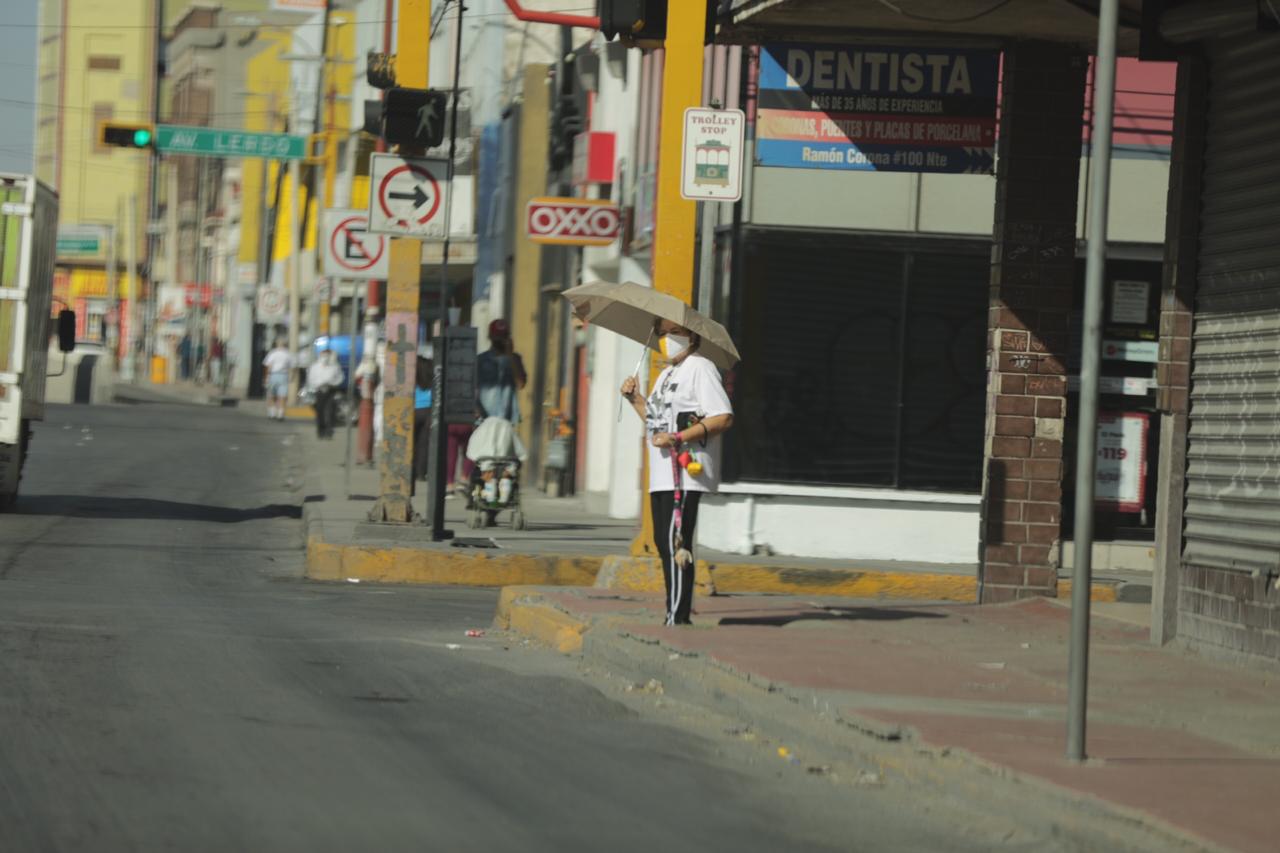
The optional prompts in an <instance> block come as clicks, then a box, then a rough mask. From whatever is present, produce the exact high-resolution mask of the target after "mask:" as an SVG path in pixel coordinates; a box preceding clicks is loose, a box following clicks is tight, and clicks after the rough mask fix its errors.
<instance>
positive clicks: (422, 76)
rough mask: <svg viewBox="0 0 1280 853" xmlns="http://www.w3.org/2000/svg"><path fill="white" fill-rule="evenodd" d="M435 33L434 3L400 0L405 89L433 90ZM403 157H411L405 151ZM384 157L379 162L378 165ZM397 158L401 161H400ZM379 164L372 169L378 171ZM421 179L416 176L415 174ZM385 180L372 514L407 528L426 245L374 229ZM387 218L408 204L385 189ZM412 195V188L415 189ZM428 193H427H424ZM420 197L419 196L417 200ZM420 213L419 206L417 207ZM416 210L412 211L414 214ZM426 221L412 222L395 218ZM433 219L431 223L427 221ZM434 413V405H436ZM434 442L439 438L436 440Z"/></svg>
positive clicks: (404, 233) (373, 191)
mask: <svg viewBox="0 0 1280 853" xmlns="http://www.w3.org/2000/svg"><path fill="white" fill-rule="evenodd" d="M430 29H431V0H400V3H399V17H398V20H397V22H396V46H397V50H396V78H397V82H398V83H399V84H400V85H401V86H407V87H412V88H417V89H425V88H427V82H428V64H429V63H428V55H429V51H430V48H431V40H430V39H429V38H425V37H424V35H425V34H426V33H428V32H430ZM401 153H403V154H408V153H410V152H407V151H403V148H402V151H401ZM379 159H381V158H378V157H375V158H374V160H375V161H377V160H379ZM396 159H401V158H399V157H397V158H396ZM372 166H373V164H372V163H371V164H370V167H371V168H372ZM414 174H416V173H414ZM413 176H414V175H413V174H411V175H405V176H403V177H399V179H398V180H397V181H396V183H397V187H396V192H397V193H400V192H403V191H402V190H401V189H400V187H399V184H400V183H402V182H404V183H410V184H412V183H413V182H412V181H410V180H408V179H409V178H412V177H413ZM380 185H381V181H380V180H379V179H377V178H374V177H373V176H372V175H371V176H370V193H369V196H370V211H369V226H370V227H369V232H370V233H373V234H377V233H389V234H392V235H393V236H396V237H397V239H394V240H391V241H390V242H391V246H390V250H389V252H388V254H389V256H390V268H389V270H388V274H387V304H386V333H387V361H386V371H385V372H384V373H383V379H382V382H383V391H384V393H383V400H382V418H383V430H382V453H381V458H380V460H379V468H380V474H381V481H382V482H381V488H380V494H379V496H378V500H377V502H375V503H374V505H373V507H372V509H370V510H369V520H370V521H375V522H398V523H407V522H409V521H412V520H413V505H412V503H411V502H410V499H409V496H410V491H411V489H412V487H413V376H414V373H415V372H416V371H415V366H416V362H417V353H418V305H419V295H418V294H419V288H420V286H421V276H422V244H421V243H420V242H419V240H418V236H419V235H417V234H414V233H413V232H411V231H408V230H398V231H386V232H380V231H379V230H378V229H377V228H376V227H374V216H373V213H374V211H375V210H376V211H379V212H380V211H382V209H383V208H382V207H381V206H380V200H381V199H382V198H383V195H384V192H383V190H382V188H381V186H380ZM385 190H386V192H385V195H386V201H387V216H388V218H392V214H393V212H394V211H401V210H402V205H403V204H404V203H406V202H407V201H408V200H403V199H396V202H397V206H396V207H395V208H392V207H391V204H390V202H391V199H390V190H391V187H390V186H388V187H386V188H385ZM409 192H412V189H410V190H409ZM423 192H424V194H425V190H424V191H423ZM415 198H416V197H415ZM415 209H416V206H415ZM412 212H413V210H412V209H411V210H409V211H407V213H412ZM395 218H400V219H404V218H408V219H413V220H415V221H416V220H420V219H421V214H419V215H418V216H412V217H405V216H403V215H402V216H401V217H395ZM427 218H428V220H429V219H430V218H431V217H430V216H428V217H427ZM433 408H434V406H433ZM433 438H434V437H433Z"/></svg>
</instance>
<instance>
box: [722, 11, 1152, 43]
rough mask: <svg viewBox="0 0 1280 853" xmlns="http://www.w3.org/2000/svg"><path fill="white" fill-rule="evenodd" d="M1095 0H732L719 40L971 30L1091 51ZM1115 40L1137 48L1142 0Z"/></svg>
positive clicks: (981, 35) (978, 35) (1124, 16)
mask: <svg viewBox="0 0 1280 853" xmlns="http://www.w3.org/2000/svg"><path fill="white" fill-rule="evenodd" d="M1097 8H1098V0H1005V2H1001V0H733V2H732V6H731V7H730V9H731V12H730V14H731V20H730V21H728V22H725V23H723V24H722V27H721V40H726V41H747V42H757V41H765V40H769V39H776V38H778V37H779V35H780V34H781V33H782V32H783V31H784V30H785V31H786V38H788V39H795V38H801V39H812V40H815V41H831V40H832V39H833V38H839V37H846V38H848V37H859V38H861V37H867V38H880V39H883V38H885V37H892V36H894V35H897V34H908V35H927V36H929V37H933V36H940V37H955V36H971V37H973V38H974V39H991V40H993V41H1008V40H1017V39H1039V40H1043V41H1055V42H1066V43H1068V44H1076V45H1079V46H1080V47H1081V48H1083V49H1085V50H1088V51H1090V52H1092V51H1093V49H1094V48H1095V45H1096V41H1097V37H1098V17H1097ZM1120 10H1121V11H1120V31H1119V33H1118V47H1119V51H1120V53H1121V54H1122V55H1136V54H1137V52H1138V35H1139V28H1140V25H1141V20H1142V0H1120Z"/></svg>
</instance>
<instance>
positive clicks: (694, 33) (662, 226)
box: [631, 0, 707, 556]
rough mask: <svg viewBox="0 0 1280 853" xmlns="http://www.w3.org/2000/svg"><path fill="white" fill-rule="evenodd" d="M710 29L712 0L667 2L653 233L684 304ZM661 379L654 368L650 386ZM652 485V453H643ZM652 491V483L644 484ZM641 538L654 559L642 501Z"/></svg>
mask: <svg viewBox="0 0 1280 853" xmlns="http://www.w3.org/2000/svg"><path fill="white" fill-rule="evenodd" d="M706 31H707V0H679V2H675V0H671V2H668V4H667V39H666V62H665V64H664V66H663V69H662V112H661V118H660V122H661V124H660V127H661V134H662V135H661V137H660V138H659V140H658V192H657V208H658V209H657V217H656V222H655V225H654V234H653V242H654V246H653V287H654V289H655V290H657V291H658V292H660V293H669V294H671V295H672V296H674V297H676V298H677V299H680V300H682V301H684V302H692V300H693V273H694V246H695V236H696V231H697V202H693V201H687V200H685V199H684V198H682V197H681V195H680V160H681V157H682V155H683V150H684V111H685V110H686V109H689V108H690V107H700V106H702V66H703V50H704V47H705V45H704V40H705V37H706ZM657 378H658V366H657V365H656V364H651V366H650V369H649V385H650V386H652V385H653V383H654V382H655V381H657ZM642 458H643V459H645V460H646V463H645V468H646V470H645V472H644V473H645V477H644V480H642V483H645V484H647V482H648V470H647V469H648V463H647V459H648V455H647V454H643V455H642ZM642 488H645V489H646V490H647V485H645V486H642ZM640 506H641V508H642V511H641V521H640V534H639V535H638V536H637V537H636V539H635V541H633V542H632V543H631V553H632V554H635V555H637V556H653V555H654V554H655V552H654V550H653V513H652V512H651V510H650V508H649V501H647V500H641V501H640Z"/></svg>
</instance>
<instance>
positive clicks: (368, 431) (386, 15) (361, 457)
mask: <svg viewBox="0 0 1280 853" xmlns="http://www.w3.org/2000/svg"><path fill="white" fill-rule="evenodd" d="M395 3H396V0H386V7H385V9H384V11H383V18H382V52H383V53H386V54H388V55H389V54H390V53H391V37H392V31H391V22H392V19H393V18H394V17H395ZM386 97H387V96H386V93H385V92H384V93H382V99H383V100H384V101H385V100H386ZM377 150H378V151H379V152H383V151H386V143H385V142H384V141H383V140H382V139H381V138H379V139H378V149H377ZM381 287H382V285H381V283H380V282H379V281H378V280H377V279H370V281H369V283H368V285H366V287H365V300H364V312H365V322H364V355H363V357H362V358H361V359H360V367H361V372H362V374H363V375H364V377H365V378H364V379H363V380H362V381H361V392H360V421H359V425H358V427H357V430H358V435H357V436H356V462H357V463H359V464H372V463H373V433H374V430H373V386H374V383H373V380H372V378H371V375H372V372H373V368H374V364H375V363H376V357H375V355H374V348H375V347H376V346H377V343H378V308H379V299H380V296H381V295H380V293H379V290H380V288H381ZM353 357H354V356H353Z"/></svg>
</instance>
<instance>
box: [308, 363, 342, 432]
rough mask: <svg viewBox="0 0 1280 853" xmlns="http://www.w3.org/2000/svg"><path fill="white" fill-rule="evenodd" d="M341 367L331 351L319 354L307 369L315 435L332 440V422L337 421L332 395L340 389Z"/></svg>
mask: <svg viewBox="0 0 1280 853" xmlns="http://www.w3.org/2000/svg"><path fill="white" fill-rule="evenodd" d="M342 379H343V375H342V365H340V364H338V357H337V356H336V355H334V353H333V350H331V349H326V350H324V351H323V352H321V353H320V357H319V358H318V359H316V360H315V363H314V364H312V365H311V366H310V367H309V368H307V387H308V388H309V389H311V392H312V393H313V394H314V395H315V403H314V405H315V409H316V435H317V436H318V437H319V438H326V439H327V438H333V422H334V421H335V420H337V413H336V411H335V406H334V399H333V395H334V394H335V393H337V391H338V389H339V388H340V387H342Z"/></svg>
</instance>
